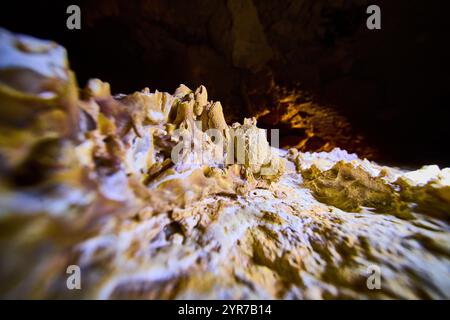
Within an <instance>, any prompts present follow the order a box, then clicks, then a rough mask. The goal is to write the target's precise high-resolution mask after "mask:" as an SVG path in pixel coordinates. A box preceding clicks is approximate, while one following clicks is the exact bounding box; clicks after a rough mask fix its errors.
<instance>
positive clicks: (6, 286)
mask: <svg viewBox="0 0 450 320" xmlns="http://www.w3.org/2000/svg"><path fill="white" fill-rule="evenodd" d="M248 10H250V9H248ZM0 37H1V39H5V38H6V39H12V40H17V41H21V42H23V43H22V45H21V46H20V47H23V45H25V46H29V45H31V44H32V43H34V44H38V46H37V47H39V48H40V49H39V52H34V53H33V54H34V55H32V56H31V55H30V52H25V53H24V52H22V51H20V50H19V48H18V47H17V46H13V45H12V44H11V43H16V42H10V41H1V42H0V46H1V48H0V49H1V50H0V53H1V54H4V55H5V56H4V57H1V58H3V59H4V60H3V59H0V61H8V60H7V59H6V58H10V60H9V61H13V62H14V63H13V64H17V65H19V66H20V67H19V68H17V70H16V69H14V68H12V70H11V65H0V75H1V76H2V77H1V78H0V104H1V105H0V112H1V113H2V114H6V115H7V116H9V117H11V119H13V118H14V117H15V115H16V114H15V112H20V113H21V114H24V115H27V114H33V117H30V118H29V121H26V122H24V123H23V124H21V123H16V122H14V121H12V122H8V123H6V122H3V121H2V122H0V129H1V130H2V132H3V134H2V139H1V140H0V168H1V170H0V281H1V282H0V283H1V286H0V296H1V297H4V298H95V299H109V298H176V299H183V298H189V299H196V298H199V299H206V298H208V299H210V298H217V299H225V298H235V299H244V298H247V299H252V298H259V299H266V298H267V299H281V298H283V299H327V298H354V299H363V298H449V297H450V278H449V277H448V271H449V268H450V258H449V257H450V232H449V225H448V220H449V219H448V212H449V209H450V208H449V206H450V205H449V203H450V200H449V199H450V195H449V188H450V187H449V186H450V172H449V169H442V170H441V169H439V168H438V167H437V166H429V167H424V168H423V169H421V170H418V171H411V172H408V171H405V170H401V169H397V168H390V167H382V166H380V165H378V164H376V163H374V162H370V161H368V160H362V159H360V158H358V156H356V155H355V154H349V153H347V152H346V151H342V150H340V149H334V150H332V151H330V152H321V153H307V152H306V153H303V152H298V150H297V149H292V150H290V151H289V152H286V151H284V150H278V149H273V148H271V147H270V146H269V145H268V143H267V141H266V140H265V137H264V139H261V137H262V136H264V135H262V134H261V131H260V130H258V128H257V127H256V121H255V120H254V119H246V120H244V123H243V124H242V125H241V124H238V123H237V124H233V125H232V126H228V125H227V124H226V122H225V120H224V115H223V113H222V110H221V105H220V103H218V102H213V101H208V96H207V92H206V88H204V87H199V88H198V89H197V90H195V91H193V90H191V89H189V88H188V87H186V86H184V85H181V86H180V87H179V88H178V89H177V90H176V92H175V93H174V94H173V95H171V94H169V93H162V92H158V91H154V92H150V90H149V89H144V90H142V91H141V92H135V93H132V94H130V95H117V96H111V94H110V88H109V85H108V84H106V83H103V82H101V81H100V80H92V81H90V82H89V83H88V85H87V87H86V88H85V89H84V90H81V94H80V97H78V95H77V94H76V93H77V92H78V90H77V89H78V88H77V86H76V84H75V81H73V79H74V78H73V75H72V73H71V71H70V69H69V67H68V64H67V61H66V59H65V51H64V49H63V48H61V47H59V46H57V45H55V44H53V43H50V42H40V41H37V40H35V39H30V38H20V37H18V36H16V35H12V34H11V33H9V32H7V31H6V30H3V29H0ZM8 50H10V51H8ZM30 50H31V51H32V49H30ZM53 50H57V51H58V52H60V55H58V57H56V58H54V59H52V60H51V61H52V63H53V64H55V63H56V65H57V66H59V68H58V69H57V70H58V71H60V72H61V74H63V75H65V77H59V76H58V77H56V76H55V74H53V73H49V72H46V71H48V70H47V68H46V66H48V62H49V61H50V60H49V59H48V58H49V57H50V55H51V53H52V52H53ZM6 54H8V56H6ZM21 55H25V56H24V57H23V58H20V59H19V58H18V57H19V56H21ZM32 57H35V58H36V57H40V58H42V64H27V61H28V60H27V59H29V58H30V59H31V58H32ZM52 57H53V56H52ZM17 65H16V66H17ZM5 71H7V72H5ZM5 74H6V75H8V76H7V77H5V76H4V75H5ZM11 74H12V75H13V77H10V76H9V75H11ZM30 75H32V77H31V78H30ZM58 75H59V73H58ZM35 79H38V80H39V82H38V83H39V84H41V83H42V84H47V83H51V84H52V86H39V87H38V88H37V89H36V88H35V87H33V86H32V84H35V83H36V82H35V81H36V80H35ZM17 83H19V84H21V85H20V86H18V85H16V84H17ZM31 88H33V90H31ZM42 88H44V89H45V90H44V89H42ZM11 105H13V106H16V108H11ZM201 107H202V108H201ZM44 110H45V112H38V111H44ZM36 112H37V114H35V113H36ZM17 118H21V117H17ZM25 119H27V120H28V118H26V117H25ZM66 121H67V122H66ZM61 123H64V124H66V123H70V124H73V125H64V126H62V125H61ZM202 123H203V124H205V125H206V127H202V126H200V124H202ZM207 129H218V131H217V132H216V133H217V135H215V134H214V132H208V130H207ZM233 130H234V131H233ZM214 136H215V138H214V139H213V137H214ZM31 137H33V139H32V138H31ZM217 137H219V138H218V139H217V140H216V138H217ZM255 137H256V138H255ZM234 138H236V139H237V140H235V139H234ZM254 138H255V140H253V139H254ZM239 139H241V141H242V143H241V144H240V143H239V142H238V141H239ZM218 141H222V142H224V143H223V144H222V145H221V144H219V143H218ZM17 146H21V148H17ZM180 146H182V147H184V148H179V147H180ZM231 150H232V151H233V152H234V153H233V156H232V157H231V158H230V152H231ZM19 151H20V152H19ZM239 152H241V153H239ZM239 155H241V156H242V159H243V161H242V162H239ZM261 155H264V156H263V157H262V156H261ZM225 160H227V161H228V162H227V161H225ZM229 160H233V162H234V163H230V162H229ZM266 167H270V168H272V169H273V170H272V171H270V172H271V174H265V173H264V170H263V169H264V168H266ZM69 265H78V266H79V267H80V268H81V283H82V289H81V290H74V291H71V290H68V289H67V287H66V279H67V276H68V275H67V274H66V269H67V267H68V266H69ZM373 266H376V267H378V268H379V270H380V271H381V289H379V290H370V289H369V288H368V286H367V281H368V277H369V275H370V274H368V270H370V268H371V267H373Z"/></svg>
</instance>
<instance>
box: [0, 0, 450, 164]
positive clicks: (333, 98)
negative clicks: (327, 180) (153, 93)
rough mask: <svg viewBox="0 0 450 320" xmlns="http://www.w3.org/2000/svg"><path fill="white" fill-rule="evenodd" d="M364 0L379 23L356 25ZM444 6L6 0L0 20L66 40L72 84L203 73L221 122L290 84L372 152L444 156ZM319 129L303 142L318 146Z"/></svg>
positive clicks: (449, 133)
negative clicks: (71, 13) (73, 14)
mask: <svg viewBox="0 0 450 320" xmlns="http://www.w3.org/2000/svg"><path fill="white" fill-rule="evenodd" d="M73 3H78V4H79V5H80V6H81V9H82V29H81V30H72V31H70V30H67V28H66V27H65V25H66V19H67V16H68V15H67V14H66V13H65V11H66V8H67V6H68V5H69V4H73ZM372 3H376V4H379V5H380V7H381V10H382V30H375V31H370V30H368V29H367V28H366V18H367V16H368V15H367V14H366V13H365V9H366V8H367V6H368V5H369V4H372ZM446 7H447V2H446V1H441V0H435V1H431V2H425V1H414V2H413V1H407V0H397V1H373V2H372V1H370V2H369V1H367V2H364V1H362V2H361V1H344V2H342V3H341V4H336V2H335V1H328V0H325V1H320V2H319V1H313V0H304V1H298V0H297V1H285V2H278V1H272V0H270V1H269V0H260V1H256V0H254V1H250V0H248V1H241V2H236V1H233V0H230V1H200V0H195V1H190V2H189V3H186V1H163V0H161V1H159V0H158V1H123V0H108V1H78V2H77V1H70V2H68V1H38V2H29V1H26V2H24V1H14V2H8V3H7V4H6V3H4V2H3V3H2V4H1V5H0V17H1V20H0V26H2V27H5V28H7V29H10V30H11V31H13V32H21V33H26V34H30V35H33V36H36V37H40V38H46V39H52V40H55V41H57V42H59V43H61V44H62V45H64V46H65V47H66V48H67V50H68V52H69V59H70V62H71V65H72V68H73V69H74V70H75V72H76V74H77V78H78V81H79V85H80V86H84V84H85V82H86V81H87V80H88V79H89V78H91V77H97V78H100V79H102V80H104V81H107V82H110V83H111V87H112V89H113V91H114V92H115V93H119V92H124V93H129V92H132V91H135V90H140V89H142V88H144V87H149V88H150V89H151V90H155V89H158V90H163V91H169V92H173V91H174V89H175V88H176V87H177V86H178V84H180V83H185V84H186V85H188V86H190V87H192V88H195V87H196V86H198V85H200V84H204V85H205V86H206V87H207V89H208V92H209V96H210V98H211V99H214V100H220V101H222V104H223V105H224V108H225V111H226V116H227V118H228V120H229V121H230V120H231V121H237V120H239V121H242V118H243V117H244V116H254V115H258V114H261V111H262V110H264V109H266V110H267V109H268V110H269V113H271V112H274V111H275V110H276V109H277V108H278V109H277V110H278V111H277V112H279V113H280V114H282V113H283V110H281V111H280V110H279V106H277V105H276V104H277V102H276V101H274V89H273V88H274V86H277V87H281V88H285V89H286V90H289V89H294V88H300V89H301V90H303V91H304V92H307V93H308V95H310V96H311V97H312V98H311V99H312V100H313V102H314V103H316V104H318V105H323V106H326V107H327V108H331V109H332V110H334V111H336V112H338V113H339V114H341V115H343V116H344V117H346V118H347V119H348V121H349V123H350V124H351V127H352V128H353V129H354V130H355V132H358V134H361V135H363V136H364V137H365V140H364V141H365V142H364V143H365V144H367V145H368V146H370V147H373V148H375V149H377V151H378V152H377V154H376V155H375V156H373V159H375V160H378V161H382V162H385V163H391V164H397V165H412V166H417V165H422V164H425V163H436V164H439V165H446V166H448V165H450V157H449V154H448V151H447V150H448V139H449V138H450V125H449V119H450V112H449V107H448V105H447V104H448V101H449V99H450V96H449V89H448V83H449V75H448V74H449V73H448V70H449V69H450V68H449V63H448V60H449V56H450V52H449V49H448V45H447V43H446V42H447V40H446V39H447V38H448V32H449V31H450V28H449V20H448V19H447V17H446V16H445V15H446V10H445V8H446ZM275 97H277V98H278V97H279V96H275ZM301 112H303V111H302V110H300V109H299V113H298V115H299V116H300V117H302V113H301ZM303 117H304V118H307V117H308V115H307V114H303ZM270 119H271V118H270V117H268V116H266V117H265V118H264V123H263V126H264V127H266V128H271V127H273V128H279V129H282V130H281V134H282V141H284V144H285V145H287V146H289V145H295V144H296V142H298V139H303V138H304V135H305V129H304V128H296V127H289V126H286V124H283V125H280V124H279V123H277V122H276V121H273V122H272V123H271V122H270ZM280 126H281V127H280ZM327 134H328V136H329V135H330V132H328V133H327ZM337 134H338V133H337ZM325 136H326V135H324V136H321V135H320V134H317V135H316V137H315V138H314V140H312V141H311V142H309V143H307V144H306V146H305V150H309V151H315V150H320V147H321V146H323V144H324V143H325V142H326V138H325ZM347 138H348V137H347ZM352 139H353V137H350V138H348V139H347V140H352ZM347 140H345V139H340V140H336V141H337V142H335V143H334V145H336V146H339V147H341V148H344V149H347V150H349V151H355V150H356V149H352V148H353V147H352V146H351V145H350V144H349V143H347V142H340V141H347Z"/></svg>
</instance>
